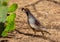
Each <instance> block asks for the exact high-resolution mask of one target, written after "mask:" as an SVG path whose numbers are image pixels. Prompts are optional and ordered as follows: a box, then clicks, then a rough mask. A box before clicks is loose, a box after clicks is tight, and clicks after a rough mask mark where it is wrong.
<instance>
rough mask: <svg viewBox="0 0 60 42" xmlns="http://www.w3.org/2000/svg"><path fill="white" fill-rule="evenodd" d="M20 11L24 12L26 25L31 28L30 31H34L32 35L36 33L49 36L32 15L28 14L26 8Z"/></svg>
mask: <svg viewBox="0 0 60 42" xmlns="http://www.w3.org/2000/svg"><path fill="white" fill-rule="evenodd" d="M22 11H24V12H25V13H26V15H27V18H28V19H27V20H28V24H29V26H30V27H31V28H32V30H33V31H34V33H35V34H36V32H41V33H42V34H43V35H44V33H48V34H50V33H49V32H48V31H47V29H46V28H45V27H44V26H42V24H41V23H40V22H39V21H38V20H37V19H36V18H35V17H34V16H33V15H32V13H31V12H30V10H29V9H28V8H22Z"/></svg>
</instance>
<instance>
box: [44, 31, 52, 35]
mask: <svg viewBox="0 0 60 42" xmlns="http://www.w3.org/2000/svg"><path fill="white" fill-rule="evenodd" d="M43 32H45V33H48V34H49V35H51V33H49V32H48V31H43Z"/></svg>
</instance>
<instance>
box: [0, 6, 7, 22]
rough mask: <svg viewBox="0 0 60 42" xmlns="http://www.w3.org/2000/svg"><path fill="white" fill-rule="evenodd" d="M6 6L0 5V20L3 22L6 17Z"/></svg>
mask: <svg viewBox="0 0 60 42" xmlns="http://www.w3.org/2000/svg"><path fill="white" fill-rule="evenodd" d="M7 13H8V7H6V6H0V22H2V23H4V22H5V21H6V18H7Z"/></svg>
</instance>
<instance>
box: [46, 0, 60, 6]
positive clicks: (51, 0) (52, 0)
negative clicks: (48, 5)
mask: <svg viewBox="0 0 60 42" xmlns="http://www.w3.org/2000/svg"><path fill="white" fill-rule="evenodd" d="M46 1H50V2H53V3H56V4H59V5H60V2H57V1H55V0H46Z"/></svg>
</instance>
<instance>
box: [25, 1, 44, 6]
mask: <svg viewBox="0 0 60 42" xmlns="http://www.w3.org/2000/svg"><path fill="white" fill-rule="evenodd" d="M41 1H43V0H38V1H36V2H35V3H31V4H28V5H26V6H25V7H28V6H32V5H36V4H38V3H39V2H41Z"/></svg>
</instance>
